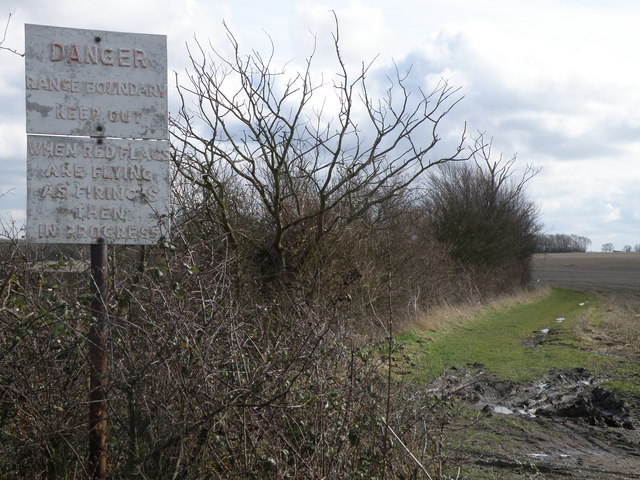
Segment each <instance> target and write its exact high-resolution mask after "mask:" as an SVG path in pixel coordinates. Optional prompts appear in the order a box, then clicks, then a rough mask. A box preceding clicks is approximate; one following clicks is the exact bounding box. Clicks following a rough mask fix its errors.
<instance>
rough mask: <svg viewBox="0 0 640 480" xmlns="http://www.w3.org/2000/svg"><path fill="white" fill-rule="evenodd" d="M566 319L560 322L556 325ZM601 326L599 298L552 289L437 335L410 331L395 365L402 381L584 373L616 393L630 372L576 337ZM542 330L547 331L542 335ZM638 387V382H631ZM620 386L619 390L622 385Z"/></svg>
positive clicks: (520, 378) (401, 340) (625, 365)
mask: <svg viewBox="0 0 640 480" xmlns="http://www.w3.org/2000/svg"><path fill="white" fill-rule="evenodd" d="M560 318H564V320H563V321H562V322H559V321H558V319H560ZM601 320H602V303H601V300H600V299H599V298H598V297H595V296H593V295H588V294H584V293H580V292H575V291H573V290H565V289H552V290H551V291H550V293H549V294H548V295H547V296H545V297H543V298H541V299H539V300H536V301H534V302H532V303H524V304H523V303H520V304H516V305H511V306H508V307H504V308H501V309H497V310H496V309H489V308H485V309H483V310H481V311H480V312H479V313H478V315H477V316H476V317H475V318H474V319H473V320H472V321H469V322H466V323H465V324H463V325H458V326H453V327H451V328H449V329H446V330H445V331H441V332H436V333H433V332H422V331H415V330H414V331H409V332H405V333H403V334H401V335H399V336H398V337H397V338H396V340H397V342H399V343H400V344H403V345H404V348H403V349H402V351H403V352H404V360H403V361H400V362H399V363H398V364H397V367H398V370H399V371H404V375H403V377H404V378H405V379H409V380H415V381H420V382H422V381H427V380H429V379H431V378H433V377H435V376H436V375H438V374H440V373H442V372H444V371H445V369H446V368H448V367H451V366H455V367H458V368H473V367H478V366H480V365H482V369H483V370H484V371H485V372H487V373H492V374H494V375H496V376H497V377H498V378H501V379H509V380H514V381H524V380H534V379H536V378H539V377H541V376H542V375H544V374H546V373H548V372H549V371H552V370H556V369H570V368H577V367H584V368H586V369H588V370H589V371H590V372H592V373H593V374H595V375H598V376H601V375H605V374H607V376H608V378H610V379H611V381H614V382H617V383H618V384H619V385H618V388H621V389H625V390H628V389H631V390H635V389H636V388H637V386H635V385H631V384H629V385H626V386H625V385H623V384H624V382H625V381H630V380H633V379H630V378H629V375H628V374H629V372H630V371H631V370H637V365H628V363H627V362H624V361H623V360H620V359H615V358H611V357H607V356H603V355H600V354H597V353H594V352H590V351H588V350H587V349H586V348H587V347H588V345H585V344H584V342H581V341H580V340H579V337H578V336H577V335H576V332H577V331H578V330H579V329H580V328H584V327H585V326H589V327H593V326H597V325H598V324H599V323H600V322H601ZM543 329H549V331H548V332H547V333H543V332H542V330H543ZM633 381H634V382H636V383H640V379H639V378H636V379H635V380H633ZM621 382H622V384H621Z"/></svg>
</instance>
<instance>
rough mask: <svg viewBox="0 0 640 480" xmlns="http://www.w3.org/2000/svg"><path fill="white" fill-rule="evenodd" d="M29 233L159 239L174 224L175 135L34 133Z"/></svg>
mask: <svg viewBox="0 0 640 480" xmlns="http://www.w3.org/2000/svg"><path fill="white" fill-rule="evenodd" d="M27 149H28V151H27V175H28V178H29V182H28V184H27V232H26V233H27V237H28V238H29V239H30V241H32V242H36V243H95V242H96V240H97V239H99V238H103V239H104V240H105V241H106V242H107V243H116V244H153V243H156V242H157V241H158V239H159V238H160V237H162V236H166V235H167V233H168V228H169V219H168V217H167V212H169V211H170V205H169V198H170V188H169V169H168V162H169V155H170V151H169V142H168V141H166V140H162V141H157V140H125V139H95V138H93V139H92V138H80V137H75V138H74V137H55V136H41V135H28V136H27Z"/></svg>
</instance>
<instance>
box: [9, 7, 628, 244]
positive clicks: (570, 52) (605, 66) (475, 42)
mask: <svg viewBox="0 0 640 480" xmlns="http://www.w3.org/2000/svg"><path fill="white" fill-rule="evenodd" d="M331 10H333V11H335V12H336V14H337V17H338V19H339V22H340V30H341V42H342V53H343V55H344V58H345V61H346V62H347V63H348V64H349V65H350V66H355V67H357V66H358V65H359V64H360V63H361V62H362V61H369V60H372V59H374V58H376V60H375V63H374V69H373V70H372V73H371V76H372V77H374V78H375V76H376V75H379V76H381V77H382V76H384V75H386V74H387V73H388V72H389V71H390V69H391V68H392V65H393V64H394V62H395V64H396V65H399V66H400V67H402V68H406V67H408V66H412V74H413V75H414V77H413V82H415V84H420V83H423V84H425V85H427V84H429V82H432V81H433V80H434V79H439V78H445V79H447V80H448V81H449V82H450V83H451V84H452V85H456V86H460V87H461V93H462V94H463V95H464V99H463V100H462V102H461V103H460V104H459V105H458V106H457V107H456V109H455V110H454V111H453V112H452V113H451V115H450V118H449V120H450V123H449V124H448V125H451V128H452V129H454V130H455V128H456V126H462V125H464V123H465V122H466V124H467V129H468V131H469V132H471V133H476V132H484V134H485V136H486V137H487V138H492V139H493V150H494V153H497V154H499V153H502V154H503V155H504V156H506V157H512V156H513V155H517V159H518V160H517V165H518V166H519V167H520V168H524V167H525V166H526V165H527V164H530V165H533V166H534V167H537V168H541V171H540V173H539V174H538V175H537V176H536V177H535V178H534V179H533V180H532V181H531V182H530V184H529V188H528V194H529V196H530V198H531V199H532V200H534V201H535V202H536V203H537V204H538V205H539V207H540V212H541V219H542V221H543V223H544V226H545V230H546V232H547V233H567V234H576V235H580V236H586V237H588V238H590V239H591V240H592V241H593V244H592V246H591V249H592V250H596V251H598V250H600V247H601V246H602V244H603V243H607V242H611V243H613V244H614V246H615V247H616V248H618V249H621V248H622V247H623V246H624V245H632V246H633V245H636V244H640V191H639V187H640V166H639V165H638V160H639V159H640V29H639V28H638V26H637V25H638V21H639V20H640V2H637V1H635V0H442V1H434V0H420V1H419V0H397V1H395V2H388V1H386V0H385V1H383V0H366V1H365V0H361V1H359V0H358V1H351V0H339V1H338V0H331V1H329V0H299V1H294V0H270V1H258V0H254V1H248V0H111V1H109V2H107V3H102V4H100V3H96V2H79V1H78V0H56V1H51V0H20V1H18V0H0V20H2V24H1V25H2V28H4V26H5V25H6V21H7V19H8V18H9V14H12V16H11V21H10V22H9V24H8V27H7V32H6V38H5V40H4V43H3V44H2V47H3V48H4V49H3V50H1V51H0V105H1V108H0V195H2V196H0V222H2V223H1V224H0V229H1V228H2V227H3V226H4V227H6V226H7V225H8V223H9V222H10V220H11V219H13V220H14V221H15V222H16V223H17V224H22V222H24V217H25V209H26V179H25V172H26V133H25V92H24V84H25V83H24V59H23V58H22V57H20V56H18V55H15V54H13V53H11V52H10V51H9V50H7V49H12V50H17V51H19V52H23V51H24V24H25V23H33V24H41V25H54V26H63V27H74V28H86V29H101V30H115V31H124V32H137V33H155V34H164V35H167V36H168V53H169V70H170V72H171V71H177V72H184V70H185V69H186V68H187V67H188V57H187V53H186V48H185V45H186V44H192V42H193V39H194V37H197V38H198V39H199V40H201V41H205V42H206V41H209V40H210V41H211V42H212V44H214V45H223V44H224V30H223V26H222V22H223V21H224V22H226V24H227V25H228V26H229V27H230V29H231V31H232V32H233V33H234V34H235V36H236V37H237V38H238V40H239V42H240V45H241V47H243V48H245V49H247V50H249V49H252V48H255V49H258V50H260V49H263V50H264V49H266V48H268V38H269V37H270V38H271V39H272V40H273V43H274V45H275V49H276V52H277V57H276V58H277V60H278V61H282V62H285V61H291V62H293V63H295V62H302V61H303V60H304V58H305V57H306V56H307V55H308V54H309V52H310V50H311V47H312V45H313V38H314V36H315V37H316V38H317V41H318V45H319V51H320V55H319V57H320V62H319V64H318V68H320V69H321V68H323V64H322V53H323V51H322V49H323V48H324V47H328V46H330V34H331V31H332V28H333V16H332V14H331V13H330V11H331ZM1 32H2V30H0V33H1ZM170 83H171V82H170ZM175 105H176V104H175V95H174V97H173V101H172V97H171V91H170V102H169V110H170V114H171V113H172V112H175ZM444 133H445V134H446V133H447V132H444Z"/></svg>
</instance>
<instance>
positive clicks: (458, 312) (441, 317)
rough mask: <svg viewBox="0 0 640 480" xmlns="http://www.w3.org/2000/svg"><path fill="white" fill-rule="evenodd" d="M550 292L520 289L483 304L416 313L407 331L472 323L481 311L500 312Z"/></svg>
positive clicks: (439, 328) (454, 306)
mask: <svg viewBox="0 0 640 480" xmlns="http://www.w3.org/2000/svg"><path fill="white" fill-rule="evenodd" d="M549 292H550V288H549V287H540V288H536V289H522V290H521V291H519V292H517V293H514V294H510V295H501V296H498V297H495V298H493V299H492V300H490V301H488V302H484V303H479V302H475V303H466V304H462V305H448V304H442V305H439V306H437V307H434V308H431V309H429V310H426V311H422V312H418V313H417V315H416V319H415V322H414V323H413V324H412V325H409V326H408V329H412V330H422V331H429V332H435V331H443V330H447V329H448V328H451V327H453V326H456V325H463V324H465V323H468V322H470V321H472V320H473V319H474V318H476V316H477V315H478V313H479V312H481V311H483V310H487V309H489V310H502V309H504V308H509V307H512V306H514V305H518V304H523V303H531V302H533V301H535V300H538V299H540V298H542V297H544V296H546V295H548V294H549Z"/></svg>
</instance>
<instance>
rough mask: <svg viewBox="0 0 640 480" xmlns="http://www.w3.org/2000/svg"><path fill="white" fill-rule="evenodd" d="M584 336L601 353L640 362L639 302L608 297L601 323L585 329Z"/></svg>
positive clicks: (626, 298)
mask: <svg viewBox="0 0 640 480" xmlns="http://www.w3.org/2000/svg"><path fill="white" fill-rule="evenodd" d="M584 334H585V335H587V336H588V337H590V340H591V341H592V342H593V344H595V345H596V347H595V348H596V349H597V350H598V351H600V352H602V353H607V354H609V355H616V356H620V357H624V358H628V359H632V360H640V350H639V349H638V345H640V300H639V299H638V298H631V297H626V296H622V297H619V296H618V297H617V296H608V297H607V306H606V311H605V312H604V314H603V319H602V321H601V322H600V324H599V325H597V326H595V328H594V326H591V328H585V330H584Z"/></svg>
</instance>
